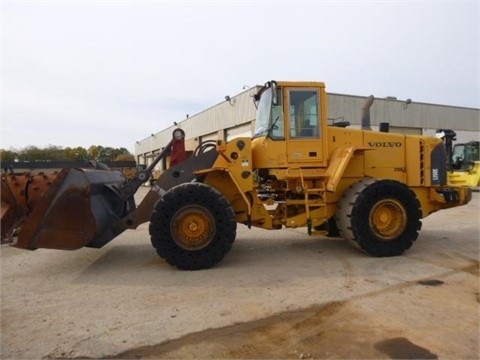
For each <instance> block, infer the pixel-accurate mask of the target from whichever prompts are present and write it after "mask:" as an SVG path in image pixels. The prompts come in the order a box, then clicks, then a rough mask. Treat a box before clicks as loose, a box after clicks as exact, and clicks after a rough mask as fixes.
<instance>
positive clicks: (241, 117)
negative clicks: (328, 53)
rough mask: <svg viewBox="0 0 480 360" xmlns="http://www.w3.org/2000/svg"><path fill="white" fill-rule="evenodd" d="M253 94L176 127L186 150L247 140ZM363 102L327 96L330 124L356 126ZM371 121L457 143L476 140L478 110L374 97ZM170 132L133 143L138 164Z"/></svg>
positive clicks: (251, 124) (374, 124)
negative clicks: (441, 134) (442, 132)
mask: <svg viewBox="0 0 480 360" xmlns="http://www.w3.org/2000/svg"><path fill="white" fill-rule="evenodd" d="M258 89H259V87H254V88H250V89H248V90H246V91H244V92H242V93H240V94H238V95H236V96H232V97H231V100H230V101H227V100H225V101H222V102H221V103H219V104H217V105H214V106H212V107H210V108H208V109H206V110H204V111H202V112H200V113H198V114H196V115H194V116H190V117H189V118H187V119H184V120H183V121H180V122H178V126H180V127H181V128H182V129H183V130H184V131H185V134H186V140H187V141H186V148H187V150H188V151H193V150H194V149H195V148H196V147H197V146H198V145H199V144H200V143H204V142H205V141H208V140H216V139H218V138H219V137H220V138H224V139H226V140H230V139H232V138H234V137H238V136H250V135H251V134H252V130H253V128H254V122H255V112H256V109H255V106H254V104H253V99H252V97H253V94H254V93H255V92H256V91H257V90H258ZM365 99H366V96H353V95H342V94H333V93H329V94H328V117H329V119H330V120H331V121H334V120H335V121H341V120H343V121H349V122H350V123H351V124H352V126H353V127H360V124H361V116H362V106H363V103H364V101H365ZM370 118H371V125H372V129H373V130H378V125H379V124H380V123H381V122H388V123H389V124H390V131H391V132H404V133H409V134H425V135H435V131H436V129H453V130H454V131H455V132H456V133H457V141H458V142H465V141H469V140H480V113H479V109H472V108H463V107H455V106H445V105H435V104H426V103H417V102H414V101H411V102H410V101H406V100H397V99H394V98H393V99H392V98H385V99H382V98H375V100H374V102H373V105H372V107H371V110H370ZM175 127H176V126H171V127H168V128H166V129H163V130H161V131H159V132H157V133H155V134H152V135H151V136H149V137H147V138H145V139H143V140H142V141H139V142H137V144H136V146H135V157H136V160H137V163H138V164H146V165H149V164H150V163H151V160H152V159H153V157H154V155H155V154H156V153H158V152H160V151H161V149H162V148H163V147H164V146H165V145H166V144H168V142H169V141H170V139H171V136H172V132H173V130H174V129H175ZM159 166H160V165H159Z"/></svg>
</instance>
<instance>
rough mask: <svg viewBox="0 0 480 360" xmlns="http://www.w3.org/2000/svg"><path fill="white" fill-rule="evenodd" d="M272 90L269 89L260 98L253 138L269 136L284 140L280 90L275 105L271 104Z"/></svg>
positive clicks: (271, 88)
mask: <svg viewBox="0 0 480 360" xmlns="http://www.w3.org/2000/svg"><path fill="white" fill-rule="evenodd" d="M274 89H275V88H273V87H270V88H268V89H266V90H265V91H264V92H263V93H262V94H261V96H260V100H259V102H258V109H257V117H256V120H255V131H254V133H253V138H257V137H262V136H270V137H271V138H272V139H283V138H284V131H283V111H282V97H281V90H280V89H278V90H277V96H276V97H277V104H273V102H272V98H273V91H274Z"/></svg>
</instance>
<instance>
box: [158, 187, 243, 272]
mask: <svg viewBox="0 0 480 360" xmlns="http://www.w3.org/2000/svg"><path fill="white" fill-rule="evenodd" d="M236 229H237V223H236V219H235V213H234V211H233V209H232V207H231V205H230V203H229V202H228V200H227V198H226V197H225V196H224V195H223V194H222V193H220V192H219V191H218V190H216V189H215V188H213V187H211V186H208V185H205V184H202V183H185V184H181V185H178V186H175V187H174V188H172V189H170V190H169V191H167V192H166V193H165V194H164V196H163V197H162V198H161V199H160V200H159V201H158V202H157V204H156V205H155V208H154V211H153V212H152V215H151V217H150V226H149V231H150V237H151V240H152V244H153V246H154V247H155V248H156V250H157V253H158V255H159V256H160V257H162V258H164V259H165V260H166V261H167V262H168V263H169V264H170V265H173V266H176V267H178V268H179V269H183V270H199V269H207V268H210V267H212V266H214V265H215V264H216V263H218V262H219V261H220V260H222V259H223V257H224V256H225V255H226V254H227V253H228V252H229V251H230V249H231V247H232V244H233V242H234V240H235V236H236Z"/></svg>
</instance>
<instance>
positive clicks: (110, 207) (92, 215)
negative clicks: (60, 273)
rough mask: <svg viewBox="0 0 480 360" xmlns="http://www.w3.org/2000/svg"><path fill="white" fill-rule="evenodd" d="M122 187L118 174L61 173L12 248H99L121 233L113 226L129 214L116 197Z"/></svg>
mask: <svg viewBox="0 0 480 360" xmlns="http://www.w3.org/2000/svg"><path fill="white" fill-rule="evenodd" d="M124 183H125V178H124V176H123V175H122V174H121V173H120V172H118V171H110V170H93V169H77V168H72V169H63V170H62V171H61V172H60V173H59V175H58V176H57V178H56V179H55V181H54V182H53V183H52V184H51V185H50V187H49V188H48V189H47V191H46V192H45V195H44V196H43V197H42V198H41V199H39V201H38V202H37V203H36V205H35V207H34V208H33V209H32V211H31V213H30V214H29V216H28V217H27V218H26V219H25V222H24V223H23V225H22V227H21V230H20V232H19V234H18V239H17V241H16V243H14V244H12V245H13V246H15V247H18V248H22V249H30V250H34V249H37V248H49V249H63V250H74V249H79V248H81V247H84V246H89V247H102V246H103V245H105V244H106V243H108V242H109V241H110V240H112V239H113V238H115V237H116V236H117V235H119V233H121V232H122V231H123V230H117V229H118V228H115V227H114V226H113V225H114V224H115V223H116V222H117V221H118V220H119V219H121V218H122V217H123V216H124V215H125V214H126V213H127V212H128V211H129V209H128V203H131V202H130V201H129V202H128V203H127V202H125V201H123V200H122V199H121V197H120V195H119V194H120V192H119V189H120V188H121V187H122V185H123V184H124ZM132 201H133V200H132ZM131 205H132V206H134V204H131Z"/></svg>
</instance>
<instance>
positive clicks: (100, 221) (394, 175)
mask: <svg viewBox="0 0 480 360" xmlns="http://www.w3.org/2000/svg"><path fill="white" fill-rule="evenodd" d="M254 101H255V104H256V106H257V115H256V121H255V130H254V133H253V136H252V137H242V138H234V139H232V140H230V141H225V140H224V139H218V140H217V141H216V143H214V144H213V146H211V145H210V144H209V146H206V145H205V144H200V146H199V148H198V149H199V150H198V151H195V152H194V153H193V155H192V156H191V157H190V158H186V156H185V147H184V140H185V133H184V132H183V130H182V129H180V128H177V129H175V130H174V131H173V134H172V135H173V136H172V140H171V141H170V143H169V144H167V145H165V147H164V149H163V150H162V152H161V153H160V154H159V155H158V156H157V158H156V159H155V160H154V161H153V162H152V163H151V164H150V165H149V166H148V167H147V168H146V169H144V170H143V171H140V172H139V173H138V174H137V176H136V177H135V178H134V179H132V180H129V181H126V180H125V179H124V177H123V176H122V175H121V174H120V173H113V172H108V171H106V170H88V171H87V170H84V169H72V170H69V171H64V172H62V173H61V175H59V176H58V177H57V179H56V180H55V182H54V183H53V184H52V185H51V186H50V187H49V189H48V191H47V192H46V194H45V196H44V197H43V198H42V199H40V200H39V201H38V202H37V203H36V205H35V207H34V208H33V209H32V211H31V213H30V214H29V216H28V217H27V218H26V220H25V221H24V223H23V225H22V227H21V229H20V231H19V236H18V239H17V240H16V241H15V242H14V243H13V245H14V246H16V247H19V248H25V249H36V248H42V247H43V248H55V249H78V248H81V247H83V246H88V247H102V246H103V245H105V244H106V243H108V242H109V241H110V240H112V239H114V238H115V237H117V236H118V235H119V234H121V233H122V232H123V231H125V230H126V229H135V228H137V227H138V226H139V225H140V224H142V223H145V222H147V221H149V233H150V240H151V243H152V245H153V247H154V248H155V250H156V252H157V253H158V255H159V256H160V257H162V258H164V259H165V260H166V261H167V262H168V263H170V264H171V265H174V266H176V267H178V268H180V269H189V270H197V269H205V268H209V267H211V266H214V265H215V264H216V263H218V262H219V261H220V260H221V259H223V257H224V256H225V255H226V254H227V253H228V252H229V251H230V249H231V247H232V244H233V242H234V240H235V237H236V229H237V223H241V224H244V225H246V226H248V227H252V226H255V227H259V228H263V229H266V230H277V231H278V230H280V229H285V228H305V229H306V234H308V235H328V234H330V235H333V234H338V235H339V237H341V238H343V239H346V240H351V241H353V242H355V243H357V244H358V246H359V247H360V248H361V249H362V250H363V251H364V252H366V253H368V254H370V255H373V256H396V255H400V254H402V253H403V252H404V251H405V250H407V249H409V248H410V247H411V246H412V244H413V242H414V241H415V240H416V239H417V237H418V234H419V230H420V228H421V225H422V223H421V219H422V218H424V217H426V216H428V215H430V214H431V213H433V212H435V211H438V210H441V209H447V208H452V207H455V206H460V205H464V204H466V203H468V202H469V201H470V199H471V195H472V193H471V189H469V188H468V187H464V186H453V185H448V184H447V156H446V154H447V152H446V147H445V144H444V143H443V141H442V140H441V139H439V138H436V137H427V136H415V135H405V134H393V133H387V132H377V131H372V130H371V127H370V112H369V109H370V106H371V105H372V103H373V101H374V98H373V96H370V97H369V98H367V99H366V102H365V104H364V107H363V113H362V128H361V129H353V128H350V127H348V125H349V124H348V123H347V122H342V123H338V124H332V123H329V121H328V118H327V95H326V91H325V84H324V83H322V82H276V81H269V82H267V83H266V84H265V85H264V86H263V87H262V88H261V89H260V90H259V92H258V93H257V94H256V95H255V96H254ZM382 120H383V119H382ZM167 155H170V158H171V162H170V167H169V168H168V169H167V170H165V171H164V172H163V173H162V174H161V175H160V176H159V178H158V179H157V180H156V181H155V182H154V183H153V184H152V187H151V190H150V191H149V192H148V194H147V195H146V196H145V198H144V199H143V200H142V202H141V203H140V204H139V205H138V206H136V204H135V201H134V198H133V195H134V194H135V192H136V191H137V190H138V188H139V186H140V185H141V184H143V183H145V182H146V181H148V179H149V178H151V176H152V172H153V169H154V166H155V165H156V164H157V163H158V162H159V161H160V160H161V159H163V158H165V157H166V156H167ZM173 160H175V161H173ZM2 196H3V193H2ZM272 239H274V237H272ZM272 241H273V240H272Z"/></svg>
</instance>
